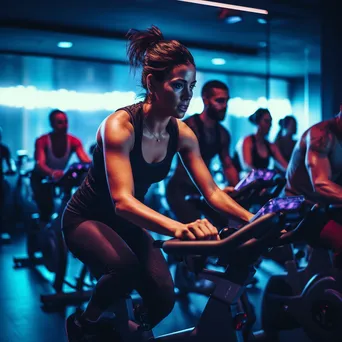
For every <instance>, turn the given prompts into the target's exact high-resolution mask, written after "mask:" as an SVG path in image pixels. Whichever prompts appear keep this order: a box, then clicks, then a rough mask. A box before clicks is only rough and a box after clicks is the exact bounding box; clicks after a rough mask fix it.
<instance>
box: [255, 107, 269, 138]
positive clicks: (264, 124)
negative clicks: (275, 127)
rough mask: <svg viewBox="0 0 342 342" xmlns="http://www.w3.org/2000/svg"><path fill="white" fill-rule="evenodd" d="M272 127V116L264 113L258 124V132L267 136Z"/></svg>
mask: <svg viewBox="0 0 342 342" xmlns="http://www.w3.org/2000/svg"><path fill="white" fill-rule="evenodd" d="M271 126H272V116H271V114H270V113H268V112H265V113H264V114H263V115H262V117H261V119H260V121H259V124H258V127H259V130H260V131H261V132H262V133H263V134H264V135H267V134H268V133H269V132H270V129H271Z"/></svg>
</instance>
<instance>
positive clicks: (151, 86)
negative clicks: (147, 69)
mask: <svg viewBox="0 0 342 342" xmlns="http://www.w3.org/2000/svg"><path fill="white" fill-rule="evenodd" d="M146 87H147V91H148V93H149V94H152V93H153V91H154V90H155V80H154V77H153V75H152V74H148V75H147V77H146Z"/></svg>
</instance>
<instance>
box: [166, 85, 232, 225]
mask: <svg viewBox="0 0 342 342" xmlns="http://www.w3.org/2000/svg"><path fill="white" fill-rule="evenodd" d="M229 98H230V96H229V89H228V87H227V86H226V85H225V84H224V83H222V82H220V81H209V82H207V83H206V84H205V85H204V86H203V88H202V99H203V103H204V110H203V112H202V113H201V114H196V115H193V116H191V117H189V118H188V119H187V120H185V121H184V122H185V123H186V124H187V125H188V126H189V127H190V128H191V129H192V130H193V131H194V133H195V134H196V137H197V139H198V142H199V146H200V150H201V155H202V158H203V160H204V162H205V163H206V165H207V166H208V168H209V166H210V163H211V161H212V159H213V158H214V157H215V156H217V155H218V156H219V158H220V161H221V163H222V167H223V171H224V176H225V178H226V180H227V181H228V183H229V185H231V186H235V185H236V184H237V183H238V181H239V176H238V172H237V170H236V169H235V167H234V165H233V163H232V159H231V157H230V155H229V147H230V134H229V132H228V131H227V130H226V129H225V128H224V127H223V126H222V125H221V124H220V122H221V121H223V120H224V118H225V115H226V111H227V104H228V101H229ZM197 192H198V190H197V188H196V187H195V186H194V184H193V182H192V181H191V179H190V177H189V176H188V174H187V172H186V171H185V169H184V167H183V164H182V162H181V161H180V160H178V164H177V167H176V170H175V173H174V174H173V176H172V177H171V179H170V181H169V182H168V185H167V189H166V196H167V200H168V203H169V206H170V208H171V210H172V212H173V213H174V214H175V216H176V217H177V219H178V220H179V221H181V222H192V221H195V220H196V219H199V218H200V217H201V213H200V212H199V211H198V209H197V208H196V207H195V205H194V204H193V203H189V202H187V201H186V200H185V196H186V195H189V194H195V193H197Z"/></svg>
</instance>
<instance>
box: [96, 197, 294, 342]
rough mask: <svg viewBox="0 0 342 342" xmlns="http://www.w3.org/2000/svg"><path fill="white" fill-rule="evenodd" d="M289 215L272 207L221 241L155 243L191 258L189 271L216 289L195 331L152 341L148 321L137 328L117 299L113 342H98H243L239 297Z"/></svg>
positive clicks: (282, 206)
mask: <svg viewBox="0 0 342 342" xmlns="http://www.w3.org/2000/svg"><path fill="white" fill-rule="evenodd" d="M263 208H264V207H263ZM293 210H294V208H293V207H290V206H289V202H288V201H281V202H279V203H278V204H277V205H276V206H267V207H265V208H264V210H263V211H259V212H258V213H257V214H256V215H255V216H254V218H253V219H252V220H251V222H250V223H249V224H247V225H245V226H244V227H242V228H240V229H239V230H236V229H229V228H227V229H224V230H223V231H222V232H221V233H220V235H221V236H222V240H220V241H179V240H176V239H171V240H168V241H155V243H154V246H155V248H161V249H163V251H164V252H165V253H167V254H173V255H176V256H178V257H179V256H182V257H187V260H189V258H190V256H195V257H192V258H190V259H192V262H190V263H188V265H191V269H190V270H191V271H192V272H196V273H198V274H199V275H200V276H201V277H203V278H205V279H209V280H211V281H213V282H214V283H215V285H216V286H215V289H214V291H213V293H212V294H211V295H210V297H209V300H208V303H207V305H206V307H205V309H204V311H203V313H202V315H201V317H200V319H199V323H198V325H197V326H196V327H195V328H190V329H186V330H182V331H180V332H176V333H172V334H168V335H163V336H160V337H158V338H155V337H153V333H152V331H151V330H148V328H147V327H148V324H146V321H147V322H148V319H147V320H146V321H143V322H139V321H138V320H137V319H136V318H135V316H134V314H133V310H132V303H131V301H130V298H129V297H128V298H121V299H120V300H118V302H117V303H115V304H116V305H115V304H114V305H113V309H112V311H111V312H113V313H114V315H112V319H111V322H110V324H111V326H112V331H113V336H115V337H113V338H111V336H110V334H108V335H107V336H108V338H107V339H103V340H101V341H104V342H110V341H115V340H114V338H117V337H118V335H120V338H121V339H120V341H122V342H126V341H130V342H146V341H149V342H152V341H173V342H175V341H178V342H184V341H191V342H208V341H211V340H212V341H216V342H221V341H222V342H223V341H224V342H226V341H230V342H234V341H242V331H243V328H244V325H245V322H246V319H247V317H246V314H245V312H244V311H243V305H241V301H240V298H241V295H242V294H243V293H244V290H245V287H246V284H248V282H249V280H250V279H251V277H253V275H254V273H255V269H254V267H253V265H254V263H255V262H256V260H258V258H259V256H260V255H261V254H262V253H264V252H265V251H267V249H268V248H269V247H272V245H273V243H274V241H276V240H277V239H278V238H279V236H281V235H282V232H281V230H282V229H283V228H284V222H285V220H286V216H287V215H288V214H291V213H292V212H293ZM209 256H215V257H217V258H218V265H219V266H221V267H223V268H224V271H223V272H221V271H213V270H208V269H205V268H203V259H205V258H207V257H209ZM198 259H199V260H200V262H199V263H198V262H197V260H198ZM100 326H101V325H99V329H100ZM99 333H100V332H99ZM116 341H117V340H116Z"/></svg>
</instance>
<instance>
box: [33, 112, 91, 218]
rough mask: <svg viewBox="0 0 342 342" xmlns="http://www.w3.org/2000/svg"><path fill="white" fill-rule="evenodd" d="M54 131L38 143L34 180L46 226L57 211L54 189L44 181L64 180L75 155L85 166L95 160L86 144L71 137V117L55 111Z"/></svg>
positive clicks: (36, 198)
mask: <svg viewBox="0 0 342 342" xmlns="http://www.w3.org/2000/svg"><path fill="white" fill-rule="evenodd" d="M49 121H50V125H51V127H52V131H51V132H50V133H47V134H44V135H42V136H40V137H39V138H38V139H36V142H35V152H34V158H35V167H34V170H33V172H32V176H31V186H32V191H33V194H34V199H35V201H36V204H37V207H38V211H39V214H40V221H41V223H42V225H44V224H46V223H48V222H49V220H50V217H51V215H52V214H53V211H54V201H53V187H52V185H50V184H43V183H42V179H44V178H46V177H50V178H52V179H54V180H57V179H59V178H61V177H62V176H63V174H64V170H65V168H66V166H67V164H68V162H69V160H70V157H71V156H72V154H73V153H76V155H77V157H78V159H79V160H80V161H81V162H84V163H90V162H91V160H90V158H89V157H88V155H87V153H86V152H85V150H84V148H83V145H82V142H81V141H80V140H79V139H78V138H76V137H74V136H72V135H71V134H68V133H67V132H68V117H67V115H66V113H65V112H63V111H61V110H59V109H55V110H53V111H52V112H51V113H50V115H49Z"/></svg>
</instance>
